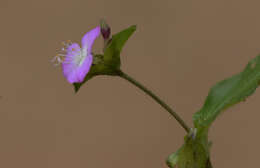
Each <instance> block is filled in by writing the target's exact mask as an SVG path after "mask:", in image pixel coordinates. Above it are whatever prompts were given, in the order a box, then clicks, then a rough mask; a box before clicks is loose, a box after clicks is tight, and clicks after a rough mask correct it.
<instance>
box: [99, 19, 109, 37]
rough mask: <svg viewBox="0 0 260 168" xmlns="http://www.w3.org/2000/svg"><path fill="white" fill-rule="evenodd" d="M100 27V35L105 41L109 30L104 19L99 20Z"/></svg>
mask: <svg viewBox="0 0 260 168" xmlns="http://www.w3.org/2000/svg"><path fill="white" fill-rule="evenodd" d="M100 27H101V34H102V36H103V38H104V40H105V41H107V40H108V39H109V37H110V33H111V29H110V27H109V25H108V24H107V23H106V21H105V20H104V19H101V21H100Z"/></svg>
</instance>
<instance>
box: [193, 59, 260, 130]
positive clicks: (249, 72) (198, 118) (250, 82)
mask: <svg viewBox="0 0 260 168" xmlns="http://www.w3.org/2000/svg"><path fill="white" fill-rule="evenodd" d="M259 81H260V55H259V56H257V57H256V58H254V59H253V60H251V61H250V62H249V63H248V64H247V66H246V67H245V69H244V70H243V71H242V72H241V73H239V74H236V75H234V76H232V77H230V78H228V79H225V80H223V81H221V82H219V83H217V84H216V85H215V86H214V87H212V88H211V90H210V92H209V94H208V96H207V99H206V101H205V103H204V105H203V107H202V109H201V110H200V111H198V112H197V113H195V114H194V116H193V121H194V124H195V127H208V126H210V125H211V123H212V122H213V121H214V120H215V119H216V117H217V116H218V115H219V114H220V113H221V112H222V111H223V110H225V109H227V108H228V107H230V106H232V105H234V104H236V103H239V102H241V101H245V100H246V98H247V97H248V96H250V95H251V94H252V93H254V91H255V90H256V88H257V87H258V85H259Z"/></svg>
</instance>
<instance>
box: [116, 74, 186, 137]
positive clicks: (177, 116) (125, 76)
mask: <svg viewBox="0 0 260 168" xmlns="http://www.w3.org/2000/svg"><path fill="white" fill-rule="evenodd" d="M118 76H119V77H121V78H123V79H125V80H127V81H128V82H130V83H132V84H133V85H135V86H136V87H138V88H139V89H141V90H142V91H143V92H145V93H146V94H148V95H149V96H151V97H152V98H153V99H154V100H155V101H156V102H157V103H158V104H160V105H161V106H162V107H163V108H164V109H165V110H166V111H168V112H169V113H170V114H171V115H172V116H173V117H174V118H175V119H176V120H177V121H178V123H179V124H180V125H181V126H182V127H183V128H184V129H185V131H186V132H187V133H188V132H189V131H190V128H189V126H188V125H187V124H186V123H185V122H184V121H183V120H182V118H181V117H180V116H179V115H178V114H177V113H176V112H175V111H173V110H172V109H171V108H170V106H168V105H167V104H166V103H165V102H164V101H162V100H161V99H160V98H159V97H158V96H156V95H155V94H154V93H153V92H152V91H150V90H149V89H147V88H146V87H145V86H143V85H142V84H141V83H139V82H138V81H136V80H135V79H133V78H132V77H130V76H129V75H127V74H126V73H124V72H123V71H121V70H119V71H118Z"/></svg>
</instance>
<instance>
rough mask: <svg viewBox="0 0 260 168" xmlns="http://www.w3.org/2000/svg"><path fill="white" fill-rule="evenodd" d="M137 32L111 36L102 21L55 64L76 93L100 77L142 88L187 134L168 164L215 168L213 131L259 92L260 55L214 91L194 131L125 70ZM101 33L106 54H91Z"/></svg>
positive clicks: (67, 47) (196, 118) (63, 51)
mask: <svg viewBox="0 0 260 168" xmlns="http://www.w3.org/2000/svg"><path fill="white" fill-rule="evenodd" d="M135 30H136V26H130V27H129V28H127V29H125V30H123V31H121V32H119V33H117V34H114V35H113V36H112V37H110V32H111V28H110V27H109V26H108V25H107V24H106V22H105V21H104V20H102V21H101V23H100V26H97V27H96V28H94V29H92V30H91V31H89V32H88V33H86V34H85V35H84V36H83V38H82V41H81V46H80V45H79V44H77V43H72V42H70V41H69V42H67V43H64V47H63V48H62V49H61V53H59V54H58V55H56V57H55V58H54V61H55V62H56V63H57V64H61V65H62V70H63V74H64V76H65V78H66V79H67V81H68V82H69V83H71V84H73V86H74V90H75V92H78V91H79V89H80V88H81V87H82V86H83V84H85V83H86V82H87V81H88V80H90V79H92V78H93V77H95V76H97V75H110V76H118V77H121V78H123V79H125V80H127V81H129V82H130V83H132V84H134V85H135V86H136V87H138V88H140V89H141V90H142V91H144V92H145V93H146V94H148V95H149V96H151V97H152V98H153V99H154V100H155V101H156V102H157V103H159V104H160V105H161V106H162V107H163V108H164V109H165V110H166V111H168V112H169V113H170V114H171V115H172V116H173V117H174V118H175V119H176V120H177V121H178V123H179V124H180V125H181V126H182V127H183V128H184V130H185V131H186V132H187V135H186V136H185V137H184V144H183V145H182V146H181V147H180V148H179V149H178V150H177V151H176V152H175V153H173V154H171V155H170V156H169V157H168V158H167V161H166V163H167V165H168V166H169V167H170V168H174V167H178V168H212V165H211V162H210V146H211V142H210V141H209V140H208V131H209V128H210V126H211V124H212V123H213V122H214V120H215V119H216V118H217V117H218V116H219V115H220V114H221V112H223V111H224V110H225V109H227V108H228V107H231V106H232V105H235V104H237V103H239V102H241V101H244V100H245V99H246V98H247V97H248V96H250V95H251V94H253V93H254V92H255V90H256V88H257V87H258V85H259V82H260V55H259V56H257V57H255V58H254V59H253V60H251V61H249V63H248V64H247V66H246V67H245V68H244V70H243V71H242V72H240V73H238V74H236V75H233V76H231V77H230V78H227V79H224V80H223V81H220V82H218V83H217V84H216V85H215V86H213V87H212V88H211V89H210V91H209V94H208V96H207V98H206V100H205V103H204V105H203V107H202V108H201V109H200V110H199V111H198V112H196V113H195V114H194V115H193V124H194V126H193V127H192V128H190V127H189V126H188V125H187V124H186V123H185V122H184V121H183V120H182V119H181V117H180V116H179V115H178V114H177V113H176V112H175V111H173V110H172V109H171V108H170V107H169V106H168V105H167V104H166V103H165V102H163V101H162V100H161V99H160V98H159V97H157V96H156V95H155V94H154V93H153V92H151V91H150V90H149V89H147V88H146V87H144V86H143V85H142V84H140V83H139V82H137V81H136V80H135V79H133V78H132V77H130V76H129V75H127V74H126V73H125V72H123V71H122V70H121V62H120V53H121V50H122V48H123V47H124V45H125V43H126V41H127V40H128V39H129V38H130V36H131V35H132V34H133V33H134V31H135ZM100 34H101V35H102V37H103V39H104V48H103V53H102V54H94V53H92V51H91V49H92V44H93V43H94V41H95V39H96V38H97V37H98V36H99V35H100Z"/></svg>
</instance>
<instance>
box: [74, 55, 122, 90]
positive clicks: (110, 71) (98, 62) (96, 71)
mask: <svg viewBox="0 0 260 168" xmlns="http://www.w3.org/2000/svg"><path fill="white" fill-rule="evenodd" d="M103 57H104V56H103V55H100V54H99V55H95V56H94V60H93V64H92V66H91V68H90V70H89V72H88V74H87V75H86V77H85V79H84V81H83V82H81V83H73V86H74V91H75V92H76V93H77V92H78V91H79V89H80V87H81V86H82V85H83V84H84V83H85V82H87V81H88V80H90V79H92V78H93V77H95V76H98V75H110V76H115V75H117V74H118V69H114V68H111V67H110V66H109V65H107V64H106V63H105V62H104V61H103Z"/></svg>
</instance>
